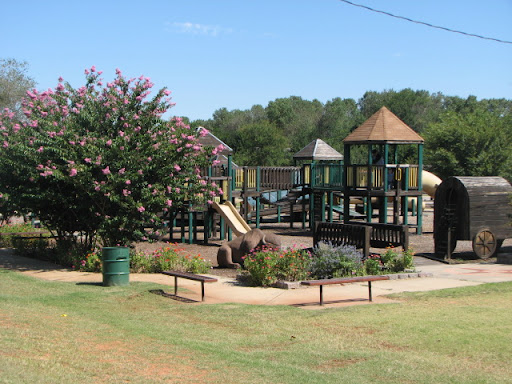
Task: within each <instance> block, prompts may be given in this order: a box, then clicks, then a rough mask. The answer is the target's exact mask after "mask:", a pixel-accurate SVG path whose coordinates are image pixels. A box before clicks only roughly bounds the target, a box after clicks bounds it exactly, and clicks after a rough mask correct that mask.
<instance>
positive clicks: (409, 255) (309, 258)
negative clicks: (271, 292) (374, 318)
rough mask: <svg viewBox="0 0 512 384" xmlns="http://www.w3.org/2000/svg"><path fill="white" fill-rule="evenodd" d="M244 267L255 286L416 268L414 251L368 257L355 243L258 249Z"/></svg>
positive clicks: (393, 252)
mask: <svg viewBox="0 0 512 384" xmlns="http://www.w3.org/2000/svg"><path fill="white" fill-rule="evenodd" d="M244 268H245V270H246V271H244V273H243V274H242V276H244V275H245V276H246V278H247V280H248V281H249V282H250V283H251V284H252V285H256V286H275V285H276V283H277V282H278V281H291V282H294V281H301V280H307V279H309V278H311V279H330V278H335V277H349V276H365V275H380V274H390V273H399V272H404V271H406V270H411V269H414V264H413V252H412V251H411V250H408V251H404V252H401V253H399V252H397V251H396V249H394V248H388V249H386V252H385V253H384V254H382V255H379V254H372V255H370V257H368V258H364V257H363V254H362V253H361V252H359V251H357V250H356V248H355V247H353V246H333V245H332V244H330V243H319V244H318V245H317V246H316V247H315V248H313V249H312V250H304V249H302V250H297V249H286V250H277V249H274V248H268V247H263V248H258V249H255V250H253V251H252V252H251V253H250V254H249V255H247V256H246V257H245V259H244ZM280 285H281V286H282V284H280Z"/></svg>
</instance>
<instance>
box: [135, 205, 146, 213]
mask: <svg viewBox="0 0 512 384" xmlns="http://www.w3.org/2000/svg"><path fill="white" fill-rule="evenodd" d="M145 210H146V208H144V207H143V206H142V205H141V206H140V207H139V208H137V211H139V212H144V211H145Z"/></svg>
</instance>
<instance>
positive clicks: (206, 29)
mask: <svg viewBox="0 0 512 384" xmlns="http://www.w3.org/2000/svg"><path fill="white" fill-rule="evenodd" d="M169 25H170V26H172V28H173V29H174V30H177V31H178V32H179V33H187V34H191V35H205V36H213V37H216V36H219V35H220V34H230V33H232V32H233V30H232V29H231V28H224V27H221V26H218V25H206V24H198V23H191V22H185V23H177V22H175V23H170V24H169Z"/></svg>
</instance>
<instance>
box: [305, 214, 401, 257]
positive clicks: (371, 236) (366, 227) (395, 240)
mask: <svg viewBox="0 0 512 384" xmlns="http://www.w3.org/2000/svg"><path fill="white" fill-rule="evenodd" d="M322 241H323V242H328V243H331V244H333V245H336V246H340V245H353V246H355V247H356V248H358V249H362V250H363V255H364V257H368V256H369V255H370V247H372V248H387V247H398V246H401V247H402V248H403V249H404V250H407V249H408V248H409V227H408V226H407V225H395V224H383V223H354V222H350V223H328V222H317V223H315V231H314V234H313V246H316V245H317V244H318V243H319V242H322Z"/></svg>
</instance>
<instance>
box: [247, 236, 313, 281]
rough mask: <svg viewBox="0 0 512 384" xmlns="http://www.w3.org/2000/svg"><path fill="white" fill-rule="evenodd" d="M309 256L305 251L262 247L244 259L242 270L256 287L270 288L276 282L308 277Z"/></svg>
mask: <svg viewBox="0 0 512 384" xmlns="http://www.w3.org/2000/svg"><path fill="white" fill-rule="evenodd" d="M310 263H311V255H310V254H309V252H308V251H306V250H298V249H284V250H278V249H275V248H271V247H267V246H262V247H259V248H256V249H254V250H253V251H252V252H251V253H249V254H248V255H247V256H245V257H244V268H245V269H246V270H247V272H248V273H249V275H250V281H251V283H252V284H253V285H257V286H264V287H265V286H270V285H272V284H274V283H276V282H277V281H278V280H286V281H300V280H304V279H306V278H307V277H308V276H309V266H310Z"/></svg>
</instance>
